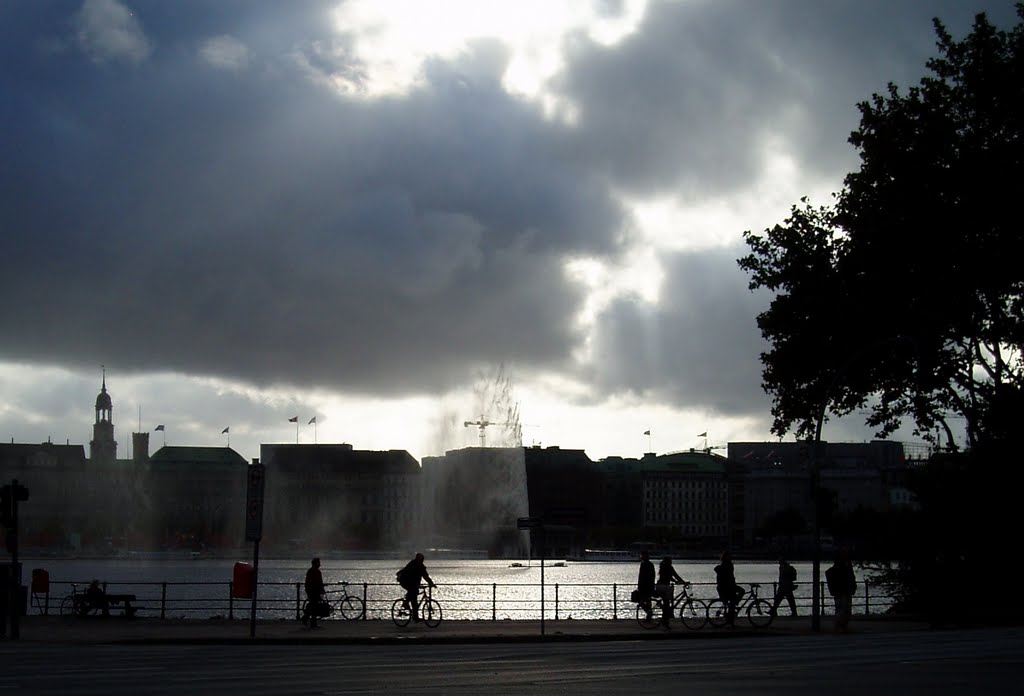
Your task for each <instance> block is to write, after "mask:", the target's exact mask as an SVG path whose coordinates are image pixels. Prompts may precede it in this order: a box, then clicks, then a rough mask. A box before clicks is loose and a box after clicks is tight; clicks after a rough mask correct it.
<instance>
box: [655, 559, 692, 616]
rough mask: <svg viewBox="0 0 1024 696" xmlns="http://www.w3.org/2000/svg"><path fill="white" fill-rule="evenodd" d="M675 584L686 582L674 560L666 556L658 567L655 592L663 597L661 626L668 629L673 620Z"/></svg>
mask: <svg viewBox="0 0 1024 696" xmlns="http://www.w3.org/2000/svg"><path fill="white" fill-rule="evenodd" d="M673 582H679V584H683V582H685V581H684V580H683V579H682V578H681V577H679V573H677V572H676V569H675V568H674V567H673V566H672V559H671V558H669V557H668V556H665V557H664V558H663V559H661V563H660V564H659V565H658V584H657V586H656V587H655V591H656V592H657V593H658V595H659V596H660V597H661V625H662V627H663V628H666V629H667V628H670V626H669V624H670V623H671V621H670V620H671V618H672V599H673V595H674V594H675V593H674V591H673V590H672V583H673Z"/></svg>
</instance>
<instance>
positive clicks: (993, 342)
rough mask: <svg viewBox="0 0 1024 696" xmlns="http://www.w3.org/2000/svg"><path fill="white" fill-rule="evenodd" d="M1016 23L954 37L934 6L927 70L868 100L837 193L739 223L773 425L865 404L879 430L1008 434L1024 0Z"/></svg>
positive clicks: (1018, 375) (1017, 321) (1014, 389)
mask: <svg viewBox="0 0 1024 696" xmlns="http://www.w3.org/2000/svg"><path fill="white" fill-rule="evenodd" d="M1017 14H1018V17H1019V18H1020V20H1021V22H1019V23H1018V24H1017V25H1016V27H1015V28H1013V29H1012V30H1011V31H1002V30H998V29H997V28H996V27H994V26H993V25H992V24H991V23H990V22H989V21H988V19H987V18H986V16H985V15H984V14H979V15H978V16H977V17H976V18H975V22H974V25H973V27H972V30H971V32H970V33H969V34H968V35H967V36H966V37H965V38H964V39H963V40H961V41H956V40H954V39H953V37H952V36H951V35H950V34H949V32H948V31H947V30H946V28H945V27H944V25H943V24H942V22H941V21H939V20H938V19H936V20H935V21H934V25H935V30H936V35H937V37H938V41H937V46H938V55H937V57H935V58H933V59H932V60H930V61H929V62H928V64H927V68H928V70H929V72H930V75H929V76H927V77H925V78H924V79H922V80H921V82H920V84H919V85H917V86H915V87H912V88H910V89H909V90H907V91H905V92H901V91H900V89H899V88H898V87H897V86H895V85H892V84H890V85H889V86H888V90H887V92H886V93H885V94H881V95H879V94H875V95H873V96H872V98H871V99H870V100H868V101H865V102H863V103H861V104H860V105H859V109H860V114H861V120H860V126H859V128H858V130H857V131H855V132H854V133H852V134H851V136H850V139H849V141H850V143H851V144H852V145H853V146H854V147H855V148H856V149H857V150H858V151H859V154H860V168H859V170H858V171H856V172H853V173H850V174H848V175H847V177H846V178H845V180H844V185H843V188H842V190H841V191H839V192H838V193H836V194H835V195H834V203H833V205H832V206H829V207H813V206H812V205H811V204H810V203H808V202H807V201H806V199H805V200H802V201H801V203H800V205H798V206H794V207H793V208H792V211H791V214H790V216H789V218H787V219H786V220H785V221H784V222H783V223H781V224H779V225H776V226H774V227H772V228H770V229H767V230H765V232H764V234H763V235H755V234H752V233H751V232H749V231H748V232H745V233H744V239H745V241H746V243H747V245H748V247H749V249H750V252H751V253H750V254H749V255H747V256H745V257H743V258H741V259H740V260H739V264H740V267H741V268H743V269H744V270H746V271H747V272H748V273H749V275H750V279H751V280H750V288H751V289H752V290H754V289H759V288H760V289H767V290H770V291H772V292H773V293H775V297H774V300H773V301H772V303H771V305H770V307H769V308H768V309H767V310H766V311H765V312H763V313H762V314H761V315H759V316H758V320H757V321H758V326H759V328H760V329H761V333H762V335H763V336H764V337H765V338H766V339H767V340H768V342H769V344H770V349H769V350H768V351H767V352H765V353H764V354H762V356H761V358H762V363H763V366H764V369H763V375H762V376H763V386H764V388H765V390H766V391H767V392H768V393H769V394H771V395H772V397H773V412H772V415H773V417H774V423H773V432H775V433H776V434H778V435H780V436H781V435H783V434H785V433H787V432H789V431H790V430H794V431H795V432H796V434H797V435H798V436H805V437H806V436H810V435H812V434H813V432H814V428H815V426H816V424H817V423H819V422H820V421H819V419H820V418H823V417H824V416H825V414H826V413H829V412H830V413H832V414H834V415H844V414H847V413H850V412H852V411H854V410H855V409H861V408H865V407H870V411H869V413H870V415H869V416H868V424H869V425H871V426H873V427H875V429H876V432H877V433H878V435H879V436H885V435H888V434H889V433H891V432H893V431H894V430H895V429H896V428H897V427H899V425H900V423H901V422H902V420H903V419H904V418H909V419H910V420H911V421H912V422H913V423H914V424H915V425H916V428H917V432H918V433H919V434H920V435H922V436H923V437H925V438H928V439H932V433H933V432H934V431H935V430H936V428H942V429H944V430H945V431H946V435H947V438H948V440H949V441H950V442H952V428H951V426H950V424H949V418H950V417H953V416H959V417H962V418H963V419H964V423H965V424H966V434H967V441H968V445H969V447H972V448H975V447H981V446H984V445H986V444H989V443H992V442H996V441H1005V439H1006V438H1008V437H1009V436H1010V435H1011V434H1012V432H1013V427H1014V425H1015V423H1014V420H1015V419H1016V418H1017V417H1019V415H1020V413H1021V412H1022V410H1024V409H1022V407H1024V370H1022V368H1024V366H1022V361H1021V350H1022V347H1024V266H1022V264H1021V262H1020V259H1021V258H1024V234H1022V232H1024V230H1022V224H1021V215H1020V213H1019V211H1018V208H1017V200H1016V199H1017V194H1018V192H1019V191H1020V188H1021V183H1020V182H1021V181H1024V109H1022V108H1021V105H1022V104H1024V3H1021V4H1018V5H1017Z"/></svg>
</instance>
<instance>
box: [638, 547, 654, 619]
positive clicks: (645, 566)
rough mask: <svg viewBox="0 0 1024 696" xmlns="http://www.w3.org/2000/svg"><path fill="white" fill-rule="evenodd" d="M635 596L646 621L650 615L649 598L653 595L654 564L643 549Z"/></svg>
mask: <svg viewBox="0 0 1024 696" xmlns="http://www.w3.org/2000/svg"><path fill="white" fill-rule="evenodd" d="M636 594H637V599H638V600H640V601H639V602H638V604H639V605H640V606H641V607H643V609H644V611H645V612H647V620H648V621H650V619H651V615H652V614H653V612H652V610H651V596H652V595H653V594H654V564H653V563H651V556H650V554H649V553H647V550H646V549H644V550H643V551H641V552H640V573H639V575H637V578H636Z"/></svg>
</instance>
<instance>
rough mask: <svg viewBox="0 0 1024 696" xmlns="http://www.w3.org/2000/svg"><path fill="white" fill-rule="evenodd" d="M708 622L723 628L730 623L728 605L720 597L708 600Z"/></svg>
mask: <svg viewBox="0 0 1024 696" xmlns="http://www.w3.org/2000/svg"><path fill="white" fill-rule="evenodd" d="M708 623H710V624H711V625H712V626H714V627H715V628H721V627H722V626H725V625H726V624H727V623H729V613H728V607H726V606H725V602H723V601H722V600H720V599H712V600H711V601H710V602H708Z"/></svg>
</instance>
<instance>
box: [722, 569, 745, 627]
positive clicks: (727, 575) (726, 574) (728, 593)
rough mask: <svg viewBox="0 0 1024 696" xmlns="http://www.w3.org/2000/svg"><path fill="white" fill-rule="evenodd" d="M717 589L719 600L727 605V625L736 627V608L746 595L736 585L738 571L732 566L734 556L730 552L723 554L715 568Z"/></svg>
mask: <svg viewBox="0 0 1024 696" xmlns="http://www.w3.org/2000/svg"><path fill="white" fill-rule="evenodd" d="M715 589H717V590H718V598H719V599H721V600H722V602H723V603H724V604H725V623H726V625H727V626H733V625H735V623H736V607H737V606H738V605H739V603H740V600H741V599H743V595H744V594H746V593H745V591H744V590H743V588H742V587H740V586H739V585H737V584H736V571H735V569H734V568H733V565H732V554H730V553H729V552H728V551H723V552H722V558H721V560H720V561H719V563H718V565H716V566H715Z"/></svg>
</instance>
